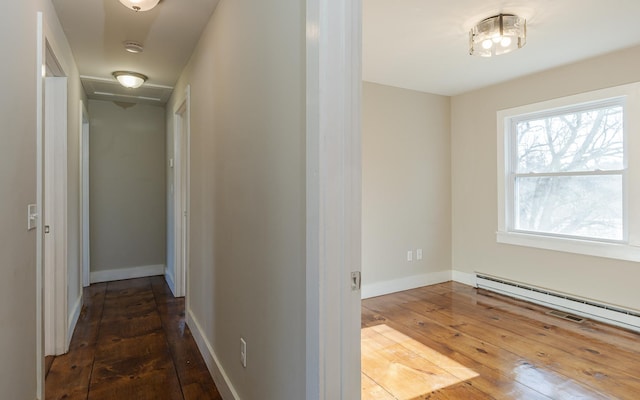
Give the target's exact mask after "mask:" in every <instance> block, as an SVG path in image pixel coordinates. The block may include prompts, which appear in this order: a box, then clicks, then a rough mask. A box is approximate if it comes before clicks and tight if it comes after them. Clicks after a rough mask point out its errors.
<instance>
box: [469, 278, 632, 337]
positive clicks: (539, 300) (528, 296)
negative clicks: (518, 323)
mask: <svg viewBox="0 0 640 400" xmlns="http://www.w3.org/2000/svg"><path fill="white" fill-rule="evenodd" d="M476 285H477V287H478V288H480V289H486V290H490V291H492V292H496V293H500V294H504V295H506V296H510V297H515V298H519V299H523V300H527V301H530V302H532V303H536V304H540V305H543V306H546V307H549V308H554V309H557V310H562V311H565V312H569V313H573V314H576V315H579V316H582V317H585V318H589V319H593V320H597V321H601V322H605V323H608V324H612V325H616V326H620V327H622V328H626V329H630V330H633V331H635V332H640V312H637V311H633V310H627V309H624V308H620V307H616V306H611V305H608V304H602V303H597V302H594V301H590V300H585V299H580V298H577V297H572V296H567V295H564V294H561V293H556V292H552V291H549V290H545V289H541V288H537V287H534V286H529V285H523V284H521V283H515V282H511V281H508V280H505V279H501V278H497V277H493V276H490V275H485V274H481V273H476Z"/></svg>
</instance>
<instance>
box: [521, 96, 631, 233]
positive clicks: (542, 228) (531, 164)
mask: <svg viewBox="0 0 640 400" xmlns="http://www.w3.org/2000/svg"><path fill="white" fill-rule="evenodd" d="M623 111H624V109H623V106H622V105H621V104H613V105H611V104H608V105H604V106H597V107H596V108H590V109H586V110H584V109H578V110H575V111H569V112H564V113H562V114H549V115H544V116H542V117H536V118H533V119H526V120H524V119H523V120H516V123H515V132H513V133H512V134H513V135H514V136H513V138H514V139H515V146H516V148H515V150H516V151H515V152H514V154H513V156H514V157H516V158H515V160H514V163H513V165H514V168H515V171H513V175H512V176H513V179H514V197H515V198H514V214H515V215H514V217H515V221H514V225H515V226H514V228H515V229H516V230H522V231H534V232H545V233H551V234H558V235H567V236H577V237H589V238H599V239H607V240H622V239H623V171H624V167H625V165H624V118H623Z"/></svg>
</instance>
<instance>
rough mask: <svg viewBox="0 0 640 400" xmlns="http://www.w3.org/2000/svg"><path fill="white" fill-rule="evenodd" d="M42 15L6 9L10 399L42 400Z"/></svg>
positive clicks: (2, 326)
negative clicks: (31, 211) (31, 207)
mask: <svg viewBox="0 0 640 400" xmlns="http://www.w3.org/2000/svg"><path fill="white" fill-rule="evenodd" d="M36 10H37V4H36V3H35V2H25V1H22V0H12V1H6V2H3V3H2V6H0V37H2V38H3V39H2V40H0V52H1V54H5V55H9V54H10V55H11V62H3V63H2V64H1V65H0V71H2V76H3V77H4V79H3V84H2V95H1V96H0V121H2V146H0V199H1V200H0V221H2V222H1V223H0V265H2V272H3V279H0V354H2V357H0V389H1V390H2V395H3V396H5V397H7V398H12V399H33V398H35V396H36V380H35V379H34V377H35V376H36V231H35V230H32V231H30V232H27V229H26V226H27V225H26V224H27V219H26V215H27V204H29V203H35V202H36V119H35V117H34V115H35V112H36V76H37V71H36V48H35V43H36ZM9 38H11V39H12V40H9ZM16 305H19V306H16Z"/></svg>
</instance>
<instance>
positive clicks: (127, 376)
mask: <svg viewBox="0 0 640 400" xmlns="http://www.w3.org/2000/svg"><path fill="white" fill-rule="evenodd" d="M49 362H50V367H49V372H48V374H47V377H46V383H45V394H46V399H52V400H53V399H96V400H98V399H100V400H103V399H104V400H108V399H118V400H127V399H135V400H144V399H150V400H151V399H153V400H161V399H167V400H181V399H185V400H191V399H203V400H205V399H212V400H219V399H222V397H221V396H220V394H219V393H218V391H217V389H216V387H215V384H214V383H213V380H212V379H211V376H210V374H209V372H208V370H207V367H206V365H205V363H204V360H203V359H202V356H201V355H200V353H199V351H198V349H197V347H196V344H195V341H194V340H193V337H192V336H191V331H190V330H189V327H187V326H186V324H185V319H184V298H178V299H176V298H174V297H173V295H172V294H171V292H170V290H169V287H168V286H167V284H166V283H165V281H164V278H163V277H151V278H140V279H132V280H126V281H117V282H109V283H101V284H95V285H91V286H90V287H88V288H85V291H84V307H83V309H82V313H81V315H80V319H79V321H78V324H77V326H76V330H75V332H74V335H73V339H72V340H71V347H70V351H69V353H67V354H65V355H63V356H58V357H55V358H53V360H52V361H51V360H48V363H49Z"/></svg>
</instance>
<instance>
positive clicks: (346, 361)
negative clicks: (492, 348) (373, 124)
mask: <svg viewBox="0 0 640 400" xmlns="http://www.w3.org/2000/svg"><path fill="white" fill-rule="evenodd" d="M306 30H307V35H306V54H307V57H306V170H307V172H306V213H307V215H306V250H307V251H306V396H305V398H306V400H353V399H359V398H360V395H361V390H360V374H361V371H360V314H361V303H360V290H359V287H357V285H356V287H355V290H352V287H351V284H352V283H351V274H352V273H356V274H357V273H359V272H360V263H361V260H360V257H361V254H360V253H361V249H360V247H361V244H360V238H361V221H360V215H361V189H360V188H361V186H362V184H361V182H362V178H361V160H360V153H361V148H362V146H361V134H360V103H361V100H360V96H361V94H360V92H361V85H362V77H361V54H362V43H361V34H362V4H361V0H352V1H346V2H344V1H334V0H306Z"/></svg>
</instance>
